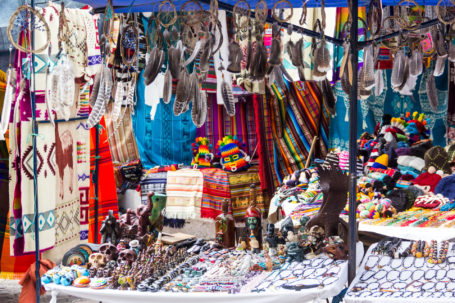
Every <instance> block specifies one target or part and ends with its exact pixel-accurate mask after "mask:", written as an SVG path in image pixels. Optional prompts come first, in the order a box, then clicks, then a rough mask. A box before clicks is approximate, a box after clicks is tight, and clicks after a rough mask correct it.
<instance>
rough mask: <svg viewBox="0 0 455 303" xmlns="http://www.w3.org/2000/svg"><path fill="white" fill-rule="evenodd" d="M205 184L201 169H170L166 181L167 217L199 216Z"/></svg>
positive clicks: (186, 217) (187, 217) (190, 217)
mask: <svg viewBox="0 0 455 303" xmlns="http://www.w3.org/2000/svg"><path fill="white" fill-rule="evenodd" d="M203 184H204V181H203V177H202V172H201V171H200V170H197V169H188V168H187V169H180V170H177V171H169V172H168V173H167V183H166V195H167V202H166V218H170V219H197V218H199V217H200V216H201V202H202V188H203Z"/></svg>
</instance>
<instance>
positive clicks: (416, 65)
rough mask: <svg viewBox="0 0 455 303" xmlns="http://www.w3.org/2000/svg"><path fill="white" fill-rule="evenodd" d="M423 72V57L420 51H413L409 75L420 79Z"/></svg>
mask: <svg viewBox="0 0 455 303" xmlns="http://www.w3.org/2000/svg"><path fill="white" fill-rule="evenodd" d="M422 72H423V56H422V52H421V51H419V50H414V51H412V55H411V59H410V61H409V74H410V75H411V76H414V77H418V76H419V75H420V74H422Z"/></svg>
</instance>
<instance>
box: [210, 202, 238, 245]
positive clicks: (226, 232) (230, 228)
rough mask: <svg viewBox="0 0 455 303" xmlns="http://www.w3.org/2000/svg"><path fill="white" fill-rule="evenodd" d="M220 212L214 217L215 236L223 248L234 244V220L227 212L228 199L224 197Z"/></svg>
mask: <svg viewBox="0 0 455 303" xmlns="http://www.w3.org/2000/svg"><path fill="white" fill-rule="evenodd" d="M222 211H223V212H222V213H221V214H219V215H218V217H216V219H215V237H216V238H217V242H218V243H219V244H221V245H222V246H223V247H224V248H230V247H234V246H235V221H234V217H233V216H232V215H231V214H229V199H224V201H223V204H222Z"/></svg>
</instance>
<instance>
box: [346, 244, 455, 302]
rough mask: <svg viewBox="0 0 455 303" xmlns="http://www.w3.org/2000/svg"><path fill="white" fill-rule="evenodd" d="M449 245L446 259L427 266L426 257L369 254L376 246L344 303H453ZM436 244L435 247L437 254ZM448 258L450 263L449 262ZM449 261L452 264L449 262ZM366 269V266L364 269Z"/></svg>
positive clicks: (454, 279)
mask: <svg viewBox="0 0 455 303" xmlns="http://www.w3.org/2000/svg"><path fill="white" fill-rule="evenodd" d="M409 244H410V242H408V241H403V243H402V244H401V245H400V248H399V249H398V252H403V251H404V249H405V248H406V247H408V246H409ZM453 245H454V244H453V243H450V244H449V252H448V255H447V260H446V261H445V262H444V263H441V264H431V263H429V262H428V258H415V257H413V256H412V255H411V256H408V257H406V258H396V259H392V258H390V257H389V256H384V255H377V254H373V253H372V252H373V250H374V249H375V247H376V246H377V244H373V245H372V246H370V248H369V249H368V252H367V254H366V255H365V258H364V260H363V262H362V265H361V266H360V269H359V270H358V272H357V275H356V277H355V279H354V280H353V281H352V283H351V285H350V286H349V289H348V291H347V293H346V296H345V297H344V302H346V303H375V302H377V303H382V302H388V303H393V302H396V303H403V302H409V303H411V302H412V303H419V302H422V303H428V302H431V303H442V302H454V297H455V268H454V267H453V265H455V260H453V259H454V258H455V253H454V251H453ZM439 249H440V245H439V247H438V251H439ZM449 258H450V261H449ZM452 261H453V263H452ZM366 266H367V267H366Z"/></svg>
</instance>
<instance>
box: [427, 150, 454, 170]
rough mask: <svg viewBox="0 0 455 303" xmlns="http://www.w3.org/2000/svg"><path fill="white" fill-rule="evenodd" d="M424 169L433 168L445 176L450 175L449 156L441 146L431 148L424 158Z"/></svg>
mask: <svg viewBox="0 0 455 303" xmlns="http://www.w3.org/2000/svg"><path fill="white" fill-rule="evenodd" d="M424 159H425V169H427V170H428V168H429V167H430V166H434V167H435V168H436V170H442V171H443V172H444V173H445V174H448V175H450V174H451V173H452V171H451V169H450V165H449V154H448V153H447V152H446V151H445V150H444V149H443V148H442V147H441V146H433V147H432V148H430V149H429V150H428V151H427V152H426V153H425V156H424Z"/></svg>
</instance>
